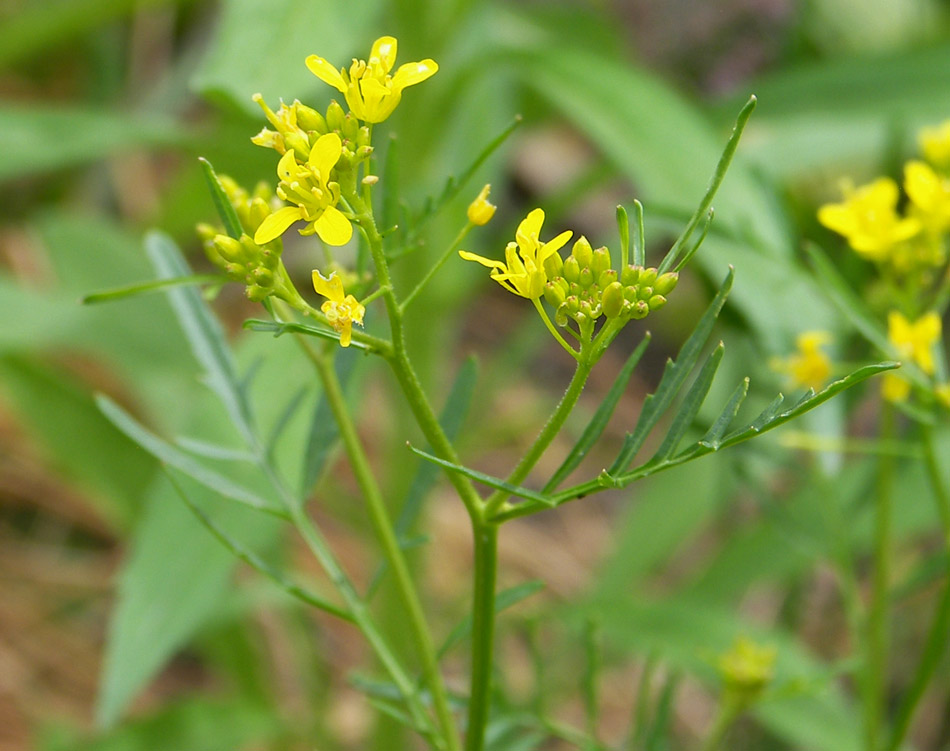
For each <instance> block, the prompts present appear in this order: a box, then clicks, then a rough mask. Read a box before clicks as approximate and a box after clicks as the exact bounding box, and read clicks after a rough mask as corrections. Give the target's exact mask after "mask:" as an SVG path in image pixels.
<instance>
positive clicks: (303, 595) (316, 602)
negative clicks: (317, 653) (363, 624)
mask: <svg viewBox="0 0 950 751" xmlns="http://www.w3.org/2000/svg"><path fill="white" fill-rule="evenodd" d="M169 479H170V480H171V483H172V485H173V486H174V488H175V491H176V492H177V493H178V495H179V496H180V497H181V499H182V501H184V502H185V505H186V506H188V508H189V509H191V512H192V513H193V514H194V515H195V516H196V517H197V518H198V521H200V522H201V523H202V524H203V525H204V526H205V527H206V528H207V529H208V531H209V532H211V534H213V535H214V536H215V537H216V538H217V539H218V541H219V542H220V543H221V544H222V545H224V547H226V548H227V549H228V550H230V551H231V553H233V554H234V555H235V556H237V557H238V558H240V559H241V560H242V561H244V562H245V563H247V564H248V565H249V566H251V567H252V568H254V569H256V570H257V571H259V572H260V573H262V574H263V575H264V576H266V577H267V578H268V579H270V580H271V581H273V582H274V583H275V584H276V585H277V586H278V587H280V588H281V589H282V590H284V591H285V592H286V593H287V594H289V595H290V596H291V597H295V598H296V599H298V600H300V601H301V602H305V603H307V604H308V605H312V606H314V607H315V608H318V609H320V610H323V611H324V612H326V613H329V614H330V615H335V616H336V617H337V618H342V619H343V620H344V621H349V622H350V623H353V616H351V615H350V614H349V613H348V612H346V611H345V610H343V609H342V608H340V607H338V606H336V605H334V604H333V603H331V602H329V601H328V600H325V599H324V598H322V597H320V596H319V595H315V594H313V593H312V592H308V591H307V590H305V589H303V588H302V587H300V586H298V585H296V584H294V583H293V582H291V581H290V580H289V579H287V578H286V577H285V576H284V575H283V574H282V573H281V572H280V571H278V570H277V569H275V568H273V567H272V566H271V565H270V564H269V563H267V562H266V561H265V560H264V559H263V558H261V557H260V556H259V555H258V554H257V553H255V552H254V551H253V550H251V549H250V548H249V547H247V546H246V545H244V544H243V543H241V542H239V541H238V540H236V539H235V538H234V537H232V536H231V535H230V534H228V533H227V532H226V531H225V530H224V528H223V527H221V526H219V525H218V524H216V523H215V522H214V521H213V520H212V519H211V517H210V516H208V515H207V514H206V513H205V512H204V511H202V509H201V508H199V507H198V506H197V505H196V504H195V503H194V501H192V500H191V498H189V497H188V494H187V493H186V492H185V490H184V488H182V487H181V485H180V484H179V483H177V482H176V481H175V478H174V477H173V476H172V474H171V473H169Z"/></svg>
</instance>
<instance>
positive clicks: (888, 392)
mask: <svg viewBox="0 0 950 751" xmlns="http://www.w3.org/2000/svg"><path fill="white" fill-rule="evenodd" d="M881 396H883V397H884V398H885V399H886V400H887V401H889V402H906V401H907V397H909V396H910V381H908V380H907V379H906V378H904V377H903V376H899V375H897V373H885V374H884V375H883V376H881Z"/></svg>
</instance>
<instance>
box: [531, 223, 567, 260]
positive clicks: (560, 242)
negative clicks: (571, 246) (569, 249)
mask: <svg viewBox="0 0 950 751" xmlns="http://www.w3.org/2000/svg"><path fill="white" fill-rule="evenodd" d="M573 235H574V233H573V232H571V231H570V230H565V231H564V232H562V233H561V234H560V235H558V236H557V237H555V238H554V239H553V240H551V242H546V243H544V245H543V246H542V247H541V252H540V253H538V264H543V263H544V260H545V259H546V258H550V257H551V256H553V255H554V254H555V253H557V252H558V251H559V250H560V249H561V248H562V247H563V246H564V245H565V243H567V241H568V240H570V239H571V237H572V236H573Z"/></svg>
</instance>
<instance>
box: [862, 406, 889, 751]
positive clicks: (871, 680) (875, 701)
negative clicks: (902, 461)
mask: <svg viewBox="0 0 950 751" xmlns="http://www.w3.org/2000/svg"><path fill="white" fill-rule="evenodd" d="M894 429H895V419H894V408H893V407H892V406H891V405H890V404H888V403H886V402H885V403H883V404H882V406H881V430H880V437H881V438H882V439H883V440H885V441H891V440H893V438H894ZM876 484H877V496H876V499H875V503H876V505H875V518H874V551H873V552H874V571H873V574H872V578H871V603H870V607H869V610H868V621H867V643H866V647H867V652H866V655H865V661H864V712H865V717H864V721H865V728H864V729H865V748H866V749H867V751H878V749H879V748H880V736H881V726H882V724H883V721H884V711H885V705H886V690H887V665H888V657H887V653H888V642H889V636H888V625H887V617H888V609H887V605H888V584H889V580H890V567H891V546H892V540H891V531H892V530H891V527H892V523H891V522H892V519H891V517H892V515H893V508H892V506H893V485H894V457H892V456H887V455H884V456H882V457H881V458H880V462H879V464H878V477H877V483H876Z"/></svg>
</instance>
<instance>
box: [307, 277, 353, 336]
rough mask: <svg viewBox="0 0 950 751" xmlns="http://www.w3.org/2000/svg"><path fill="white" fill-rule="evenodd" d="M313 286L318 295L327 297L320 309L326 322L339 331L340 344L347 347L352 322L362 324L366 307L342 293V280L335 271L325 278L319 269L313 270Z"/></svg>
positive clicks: (351, 330) (351, 296)
mask: <svg viewBox="0 0 950 751" xmlns="http://www.w3.org/2000/svg"><path fill="white" fill-rule="evenodd" d="M313 288H314V290H316V292H317V294H318V295H323V296H324V297H326V298H327V301H326V302H325V303H323V305H321V306H320V310H322V311H323V314H324V315H325V316H326V317H327V322H328V323H329V324H330V325H331V326H332V327H333V328H334V329H336V330H337V331H339V332H340V346H341V347H349V346H350V340H351V339H352V337H353V324H354V323H358V324H359V325H360V326H362V325H363V314H364V313H365V312H366V308H364V307H363V306H362V305H360V303H359V301H357V299H356V298H355V297H353V295H344V294H343V282H342V281H341V280H340V277H339V276H337V273H336V272H335V271H334V272H333V273H332V274H330V278H329V279H327V278H326V277H325V276H323V274H321V273H320V272H319V271H316V270H314V272H313Z"/></svg>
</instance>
